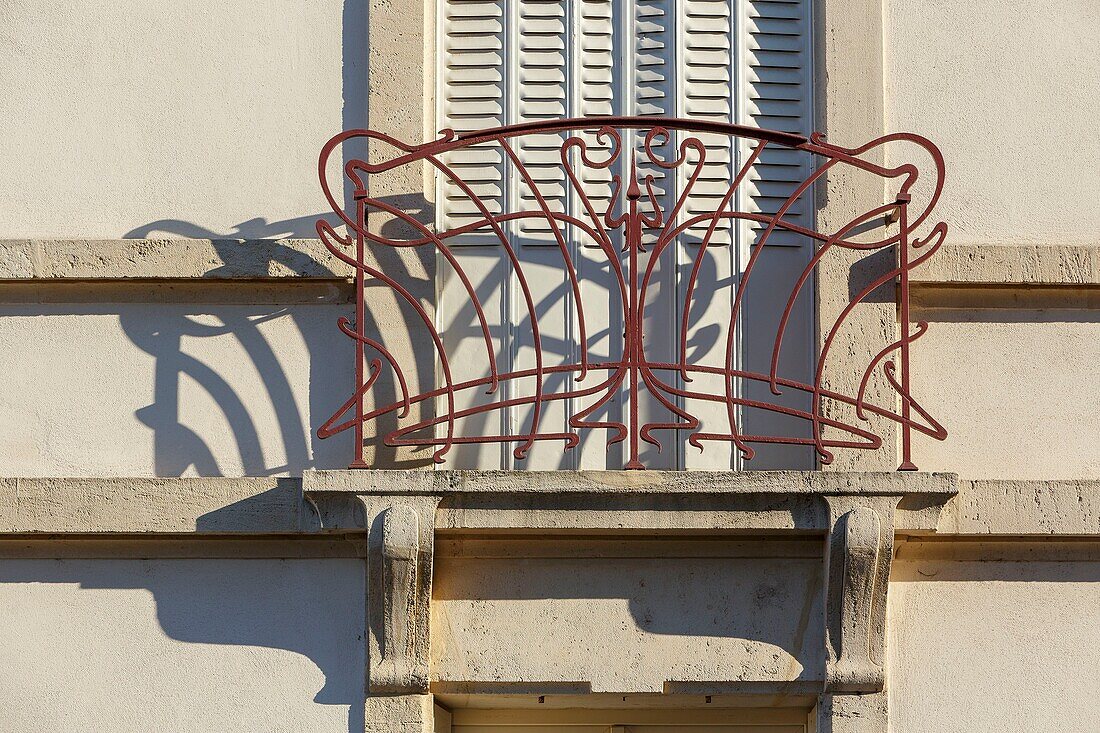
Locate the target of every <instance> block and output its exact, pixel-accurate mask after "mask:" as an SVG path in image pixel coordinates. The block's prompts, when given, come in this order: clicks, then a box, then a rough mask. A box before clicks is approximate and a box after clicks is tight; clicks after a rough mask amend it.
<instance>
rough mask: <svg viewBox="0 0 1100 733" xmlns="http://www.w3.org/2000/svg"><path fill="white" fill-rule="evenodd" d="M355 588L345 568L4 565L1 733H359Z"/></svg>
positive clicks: (303, 564)
mask: <svg viewBox="0 0 1100 733" xmlns="http://www.w3.org/2000/svg"><path fill="white" fill-rule="evenodd" d="M363 579H364V574H363V572H362V563H361V561H357V560H350V559H346V560H333V559H327V560H224V559H223V560H136V559H133V560H131V559H120V560H12V559H8V560H5V561H4V563H3V564H2V565H0V607H3V608H4V618H5V621H4V624H3V626H2V628H0V668H2V669H3V670H4V674H2V675H0V697H2V698H3V699H4V705H3V710H2V712H0V728H2V729H3V730H4V731H10V732H11V733H24V732H26V733H31V732H32V731H47V730H53V731H61V730H103V731H113V732H115V733H125V732H126V731H134V733H139V732H140V733H145V732H146V731H151V730H157V731H230V730H232V731H255V732H256V733H260V732H261V731H262V732H263V733H272V732H275V731H280V732H286V733H291V732H296V731H302V730H311V731H332V732H333V733H346V731H348V730H349V726H350V729H351V730H362V716H363V689H364V688H363V665H364V646H363V643H362V635H363V633H364V628H363V623H364V621H363V619H364V613H365V611H364V594H365V588H364V582H363ZM357 726H358V727H357Z"/></svg>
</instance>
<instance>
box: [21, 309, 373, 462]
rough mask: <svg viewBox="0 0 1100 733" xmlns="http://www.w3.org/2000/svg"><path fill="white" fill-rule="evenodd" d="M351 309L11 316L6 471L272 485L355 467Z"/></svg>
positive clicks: (127, 311)
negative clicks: (268, 480)
mask: <svg viewBox="0 0 1100 733" xmlns="http://www.w3.org/2000/svg"><path fill="white" fill-rule="evenodd" d="M350 310H351V306H349V305H346V304H345V305H335V304H332V305H291V306H279V305H262V304H261V305H225V306H220V305H216V304H173V303H102V304H65V303H47V304H10V305H0V369H2V371H3V373H4V374H5V375H7V376H6V379H7V380H8V387H7V388H5V389H4V390H3V391H2V393H0V411H2V412H3V414H4V415H5V419H4V420H3V421H0V474H3V475H8V476H59V475H60V476H66V475H67V476H157V475H159V476H180V475H190V476H195V475H227V476H242V475H250V476H265V475H268V476H271V475H287V474H298V473H300V472H301V471H302V470H304V469H305V468H309V467H315V466H326V467H338V466H346V465H347V463H348V461H349V460H350V456H351V446H350V441H349V440H348V438H347V434H346V433H345V434H343V435H340V436H337V437H334V438H331V439H328V440H325V441H319V440H318V439H317V437H316V435H315V431H316V428H317V426H318V425H319V424H320V423H321V421H323V420H325V419H326V418H328V416H329V414H331V412H334V411H335V410H336V408H337V407H338V406H339V405H340V403H341V402H342V401H343V400H344V399H345V395H346V393H348V392H350V391H351V390H352V389H353V374H352V368H353V363H352V362H353V359H352V346H351V341H350V339H348V338H347V337H346V336H344V335H343V334H342V333H340V332H339V331H338V330H337V328H336V320H337V318H338V317H339V316H342V315H347V314H349V313H350Z"/></svg>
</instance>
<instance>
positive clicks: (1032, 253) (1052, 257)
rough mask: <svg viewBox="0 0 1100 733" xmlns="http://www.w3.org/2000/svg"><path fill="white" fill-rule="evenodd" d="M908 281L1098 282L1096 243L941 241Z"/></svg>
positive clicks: (1099, 268) (1099, 257) (1099, 267)
mask: <svg viewBox="0 0 1100 733" xmlns="http://www.w3.org/2000/svg"><path fill="white" fill-rule="evenodd" d="M910 280H911V281H912V282H913V283H914V284H917V283H921V284H951V285H963V286H966V285H1023V286H1040V285H1078V286H1089V285H1100V245H1072V244H1052V245H1037V244H1001V245H998V244H953V243H950V242H945V243H944V245H943V246H942V247H941V248H940V251H939V252H937V253H936V256H935V257H933V258H931V259H930V260H929V261H928V262H927V263H926V264H924V265H922V266H921V267H918V268H916V269H915V270H913V274H912V275H911V277H910Z"/></svg>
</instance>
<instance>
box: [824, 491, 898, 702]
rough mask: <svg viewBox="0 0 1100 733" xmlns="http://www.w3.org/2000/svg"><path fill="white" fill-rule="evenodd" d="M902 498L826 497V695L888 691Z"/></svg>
mask: <svg viewBox="0 0 1100 733" xmlns="http://www.w3.org/2000/svg"><path fill="white" fill-rule="evenodd" d="M900 498H901V497H899V496H827V497H825V500H826V502H827V503H828V506H829V527H830V529H829V530H828V535H827V538H826V551H825V577H826V579H827V589H828V590H827V595H826V599H825V651H826V655H827V659H826V681H825V690H826V691H827V692H859V693H866V692H878V691H880V690H882V689H883V685H884V683H885V673H884V671H883V662H884V659H885V649H886V592H887V588H888V586H889V577H890V560H891V557H892V555H893V548H894V513H895V511H896V509H897V506H898V502H899V500H900Z"/></svg>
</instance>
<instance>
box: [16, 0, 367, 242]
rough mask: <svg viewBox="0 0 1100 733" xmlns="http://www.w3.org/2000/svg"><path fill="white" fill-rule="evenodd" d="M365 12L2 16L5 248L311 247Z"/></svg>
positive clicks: (142, 9) (143, 9)
mask: <svg viewBox="0 0 1100 733" xmlns="http://www.w3.org/2000/svg"><path fill="white" fill-rule="evenodd" d="M367 4H368V3H367V0H347V2H344V1H343V0H322V1H320V2H313V3H301V2H297V1H296V0H276V1H275V2H258V1H256V0H249V1H248V2H232V3H205V4H203V5H202V7H201V10H199V9H197V8H196V7H194V6H193V5H190V4H181V3H177V2H171V1H170V0H152V1H151V2H143V3H139V4H136V5H135V4H132V3H119V2H115V1H114V0H90V1H88V2H81V3H70V2H63V1H62V0H12V1H11V2H6V3H4V10H3V13H2V19H0V39H3V40H0V56H2V57H3V58H4V63H3V64H2V65H0V88H3V89H5V90H6V91H7V93H6V94H5V95H4V98H3V99H2V100H0V133H2V134H3V137H4V139H5V140H8V141H18V144H9V145H6V146H5V150H4V153H3V167H4V169H5V170H7V171H9V172H18V174H17V175H7V176H5V177H4V180H3V181H0V210H2V211H4V212H5V216H4V218H3V222H0V237H123V236H136V237H144V236H150V234H152V233H154V232H156V233H158V234H159V235H160V236H170V237H242V238H259V237H286V236H294V237H303V236H304V237H312V236H316V235H315V234H313V219H314V218H315V217H316V215H317V214H319V213H323V212H325V211H327V210H328V207H327V205H326V204H325V203H324V198H323V197H322V195H321V192H320V190H319V188H318V185H317V182H316V170H317V153H318V151H319V149H320V147H321V145H322V144H323V143H324V141H325V140H327V139H328V138H329V137H330V136H331V135H333V134H335V133H336V132H337V131H339V130H341V129H343V128H344V127H354V126H357V125H359V124H360V123H361V122H362V120H363V119H365V115H366V94H367V91H366V90H367V83H366V56H367V43H366V37H367V33H366V31H367Z"/></svg>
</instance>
